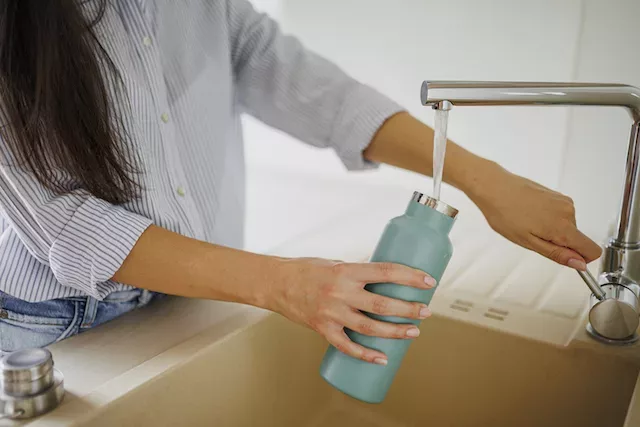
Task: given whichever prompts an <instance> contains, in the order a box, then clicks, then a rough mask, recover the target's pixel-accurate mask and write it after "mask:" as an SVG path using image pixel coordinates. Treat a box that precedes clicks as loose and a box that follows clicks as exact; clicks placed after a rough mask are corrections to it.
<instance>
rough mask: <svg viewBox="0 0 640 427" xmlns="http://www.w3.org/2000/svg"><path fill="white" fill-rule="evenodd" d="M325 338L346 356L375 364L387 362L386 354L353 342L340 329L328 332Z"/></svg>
mask: <svg viewBox="0 0 640 427" xmlns="http://www.w3.org/2000/svg"><path fill="white" fill-rule="evenodd" d="M326 338H327V340H328V341H329V343H330V344H331V345H333V346H334V347H335V348H336V349H337V350H338V351H340V352H342V353H344V354H346V355H347V356H351V357H353V358H355V359H360V360H364V361H365V362H369V363H375V364H377V365H386V364H387V356H385V355H384V353H381V352H379V351H376V350H372V349H370V348H366V347H363V346H361V345H360V344H356V343H354V342H353V341H351V340H350V339H349V337H348V336H347V334H345V333H344V330H342V329H340V330H339V331H334V332H332V333H330V334H328V335H327V336H326Z"/></svg>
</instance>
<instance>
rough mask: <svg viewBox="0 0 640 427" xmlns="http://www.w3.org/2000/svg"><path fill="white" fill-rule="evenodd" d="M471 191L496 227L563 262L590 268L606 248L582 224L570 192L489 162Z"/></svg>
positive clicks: (519, 243)
mask: <svg viewBox="0 0 640 427" xmlns="http://www.w3.org/2000/svg"><path fill="white" fill-rule="evenodd" d="M467 194H468V195H469V197H470V198H471V199H472V200H473V201H474V203H475V204H476V205H477V206H478V207H479V208H480V210H482V213H483V214H484V216H485V218H486V219H487V221H488V222H489V225H490V226H491V228H493V229H494V230H495V231H497V232H498V233H500V234H502V235H503V236H504V237H506V238H507V239H509V240H511V241H512V242H514V243H516V244H518V245H520V246H523V247H525V248H528V249H531V250H533V251H535V252H538V253H540V254H541V255H544V256H545V257H547V258H549V259H551V260H553V261H555V262H557V263H560V264H562V265H566V266H569V267H571V268H575V269H578V270H584V269H586V264H587V263H589V262H591V261H593V260H595V259H597V258H598V257H600V254H601V253H602V249H601V248H600V246H598V244H596V243H595V242H594V241H593V240H591V239H590V238H588V237H587V236H585V235H584V234H582V233H581V232H580V230H578V228H577V226H576V217H575V209H574V206H573V201H572V200H571V199H570V198H569V197H567V196H564V195H562V194H560V193H558V192H555V191H553V190H550V189H548V188H546V187H543V186H542V185H539V184H536V183H535V182H533V181H530V180H528V179H526V178H523V177H521V176H518V175H514V174H512V173H510V172H508V171H507V170H505V169H504V168H502V167H500V166H499V165H497V164H495V163H489V164H487V165H486V168H484V169H483V172H482V174H481V175H479V178H477V181H476V185H474V189H473V190H472V191H468V192H467Z"/></svg>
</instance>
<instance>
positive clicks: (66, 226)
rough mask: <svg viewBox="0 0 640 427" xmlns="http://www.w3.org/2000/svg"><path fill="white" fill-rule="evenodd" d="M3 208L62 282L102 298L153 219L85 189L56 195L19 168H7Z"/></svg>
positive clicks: (1, 181) (0, 184) (2, 177)
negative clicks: (114, 203) (93, 194)
mask: <svg viewBox="0 0 640 427" xmlns="http://www.w3.org/2000/svg"><path fill="white" fill-rule="evenodd" d="M0 168H1V174H0V206H1V207H2V210H3V214H4V217H5V218H6V220H7V221H8V222H9V224H10V226H11V227H13V229H14V230H15V232H16V234H17V235H18V237H19V238H20V240H21V242H22V243H23V244H24V246H25V247H26V248H27V250H28V251H29V253H31V255H32V256H34V257H35V258H36V259H37V260H38V261H39V262H41V263H43V264H46V265H48V266H49V267H50V268H51V270H52V272H53V274H54V275H55V277H56V279H57V280H58V281H59V282H60V283H61V284H62V285H64V286H70V287H73V288H76V289H78V290H81V291H82V292H84V293H86V294H88V295H90V296H93V297H95V298H98V299H103V298H104V297H105V296H106V295H108V294H109V293H110V292H111V291H112V289H113V286H112V285H113V282H110V279H111V277H113V275H114V274H115V273H116V272H117V271H118V269H119V268H120V266H121V265H122V263H123V262H124V260H125V259H126V257H127V256H128V254H129V252H130V251H131V249H132V248H133V246H134V245H135V243H136V242H137V240H138V238H139V237H140V235H141V234H142V233H143V232H144V231H145V230H146V229H147V227H148V226H149V225H150V224H151V220H150V219H148V218H145V217H143V216H140V215H138V214H135V213H133V212H131V211H128V210H127V209H125V208H124V207H122V206H117V205H113V204H110V203H108V202H106V201H104V200H101V199H98V198H96V197H93V196H92V195H91V194H90V193H88V192H87V191H86V190H83V189H72V190H70V191H68V192H66V193H64V194H54V193H53V192H52V191H50V190H48V189H47V188H45V187H44V186H42V185H41V184H40V183H39V182H37V181H36V180H35V179H34V178H33V176H32V175H31V174H29V173H27V172H25V171H23V170H21V169H19V168H17V167H13V166H7V165H2V166H0Z"/></svg>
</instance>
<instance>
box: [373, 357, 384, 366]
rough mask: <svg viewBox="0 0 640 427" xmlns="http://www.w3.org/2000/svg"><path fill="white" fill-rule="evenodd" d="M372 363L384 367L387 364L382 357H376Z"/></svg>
mask: <svg viewBox="0 0 640 427" xmlns="http://www.w3.org/2000/svg"><path fill="white" fill-rule="evenodd" d="M373 363H375V364H376V365H382V366H385V365H386V364H387V359H383V358H382V357H376V358H375V359H373Z"/></svg>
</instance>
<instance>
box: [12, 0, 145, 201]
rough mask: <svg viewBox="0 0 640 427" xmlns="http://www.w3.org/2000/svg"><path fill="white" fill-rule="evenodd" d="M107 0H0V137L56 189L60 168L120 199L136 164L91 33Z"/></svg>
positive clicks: (127, 192)
mask: <svg viewBox="0 0 640 427" xmlns="http://www.w3.org/2000/svg"><path fill="white" fill-rule="evenodd" d="M106 1H107V0H0V113H1V114H2V115H3V117H2V123H1V125H2V126H1V128H0V137H2V138H3V140H4V144H3V145H4V146H5V147H8V149H9V150H10V153H11V154H12V156H13V158H14V159H15V160H16V161H17V164H18V165H19V167H21V168H23V169H25V170H27V171H28V172H30V173H32V174H33V175H34V176H35V177H36V178H37V180H38V181H39V182H40V183H41V184H42V185H44V186H46V187H47V188H49V189H51V190H53V191H55V192H56V193H60V192H62V191H65V188H63V185H62V184H61V181H60V178H59V177H60V174H59V172H60V171H63V172H66V174H68V175H71V176H72V177H73V178H75V180H77V181H78V182H80V183H81V186H82V188H84V189H86V190H87V191H89V192H90V193H91V194H93V195H94V196H96V197H99V198H101V199H104V200H106V201H109V202H111V203H123V202H125V201H127V200H130V199H131V198H133V197H135V196H136V194H137V192H138V185H137V184H136V180H135V179H134V176H135V173H136V163H137V162H136V161H135V158H134V156H133V155H132V151H133V150H130V148H128V147H129V146H128V144H127V141H126V139H127V135H126V132H125V130H124V127H123V126H122V124H121V123H122V121H121V120H119V119H118V114H116V108H114V105H115V103H114V101H115V100H114V97H113V96H112V95H113V94H114V93H119V92H121V90H120V89H121V87H122V84H121V83H122V80H121V77H120V75H119V74H118V70H117V69H116V66H115V65H114V63H113V61H112V60H111V59H110V58H109V55H108V54H107V52H106V51H105V49H104V47H103V46H102V45H101V44H100V42H99V40H98V38H97V37H96V34H95V32H94V29H95V26H96V24H97V23H98V22H99V20H100V19H101V18H102V17H103V15H104V13H105V8H106ZM85 7H88V8H89V9H87V11H91V12H92V16H91V17H90V18H87V17H86V15H87V14H86V13H83V10H84V9H83V8H85ZM110 88H111V89H112V90H110Z"/></svg>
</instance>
